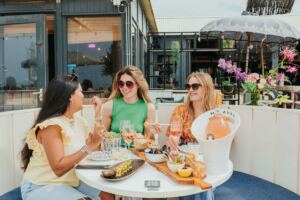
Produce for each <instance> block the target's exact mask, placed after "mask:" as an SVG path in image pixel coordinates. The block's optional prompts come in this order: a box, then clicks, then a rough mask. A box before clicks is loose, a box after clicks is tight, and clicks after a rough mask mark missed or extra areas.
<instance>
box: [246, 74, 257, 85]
mask: <svg viewBox="0 0 300 200" xmlns="http://www.w3.org/2000/svg"><path fill="white" fill-rule="evenodd" d="M258 79H259V74H258V73H251V74H248V75H247V76H246V78H245V80H247V81H248V82H252V83H255V82H256V81H257V80H258Z"/></svg>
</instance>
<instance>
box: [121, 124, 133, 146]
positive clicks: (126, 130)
mask: <svg viewBox="0 0 300 200" xmlns="http://www.w3.org/2000/svg"><path fill="white" fill-rule="evenodd" d="M120 133H121V135H122V137H123V139H124V141H125V144H126V145H125V147H126V148H129V147H130V143H132V142H133V140H134V138H135V135H136V133H135V130H134V126H133V124H132V123H131V122H130V121H129V120H122V121H121V122H120Z"/></svg>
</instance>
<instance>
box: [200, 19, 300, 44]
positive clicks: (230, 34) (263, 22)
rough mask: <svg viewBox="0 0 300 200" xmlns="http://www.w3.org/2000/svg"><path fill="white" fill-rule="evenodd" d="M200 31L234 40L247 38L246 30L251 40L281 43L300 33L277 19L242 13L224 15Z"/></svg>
mask: <svg viewBox="0 0 300 200" xmlns="http://www.w3.org/2000/svg"><path fill="white" fill-rule="evenodd" d="M200 32H201V33H202V34H203V33H207V35H208V36H220V35H221V34H224V37H225V38H228V39H235V40H247V39H248V38H247V34H246V33H247V32H248V33H253V38H252V41H261V40H262V39H263V38H264V37H265V36H266V39H265V42H268V43H272V42H275V43H283V42H293V41H296V40H297V39H298V38H299V37H300V33H299V31H298V30H297V29H295V28H294V27H293V26H291V25H289V24H287V23H286V22H284V21H281V20H279V19H274V18H271V17H266V16H249V15H242V16H239V17H226V18H222V19H219V20H215V21H212V22H210V23H208V24H206V25H205V26H204V27H203V28H202V29H201V30H200Z"/></svg>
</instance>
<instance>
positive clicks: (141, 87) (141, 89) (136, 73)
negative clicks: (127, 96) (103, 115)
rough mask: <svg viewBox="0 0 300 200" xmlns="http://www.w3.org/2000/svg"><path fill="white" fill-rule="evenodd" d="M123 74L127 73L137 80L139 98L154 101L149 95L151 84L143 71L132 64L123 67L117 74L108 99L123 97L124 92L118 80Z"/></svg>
mask: <svg viewBox="0 0 300 200" xmlns="http://www.w3.org/2000/svg"><path fill="white" fill-rule="evenodd" d="M123 74H127V75H129V76H131V77H132V78H133V80H134V81H135V82H136V84H137V86H138V91H137V95H138V98H140V99H143V100H144V101H145V102H147V103H150V102H152V101H151V99H150V97H149V95H148V90H149V86H148V83H147V81H146V80H145V78H144V75H143V73H142V72H141V70H140V69H139V68H137V67H135V66H131V65H130V66H126V67H124V68H121V69H120V70H119V71H118V73H117V74H116V76H115V78H114V80H113V84H112V92H111V95H110V96H109V97H108V100H112V99H115V98H117V97H122V93H121V92H120V89H119V87H118V81H119V80H120V78H121V76H122V75H123Z"/></svg>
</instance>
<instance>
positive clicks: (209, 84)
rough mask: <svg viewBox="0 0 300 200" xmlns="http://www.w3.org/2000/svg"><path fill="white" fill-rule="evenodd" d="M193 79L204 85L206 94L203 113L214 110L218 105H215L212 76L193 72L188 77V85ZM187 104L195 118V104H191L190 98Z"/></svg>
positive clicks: (204, 95)
mask: <svg viewBox="0 0 300 200" xmlns="http://www.w3.org/2000/svg"><path fill="white" fill-rule="evenodd" d="M193 77H194V78H196V79H197V80H198V81H199V83H200V84H201V85H202V89H203V92H204V94H203V97H202V111H203V112H206V111H209V110H212V109H214V108H215V107H216V104H215V95H214V84H213V81H212V78H211V76H210V75H209V74H208V73H203V72H193V73H191V74H190V75H189V76H188V77H187V79H186V83H188V82H189V80H190V79H191V78H193ZM185 104H186V106H187V107H188V108H189V113H190V115H191V116H192V117H193V118H194V113H195V111H194V108H193V103H192V102H191V100H190V97H189V96H188V98H187V100H186V101H185Z"/></svg>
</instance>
